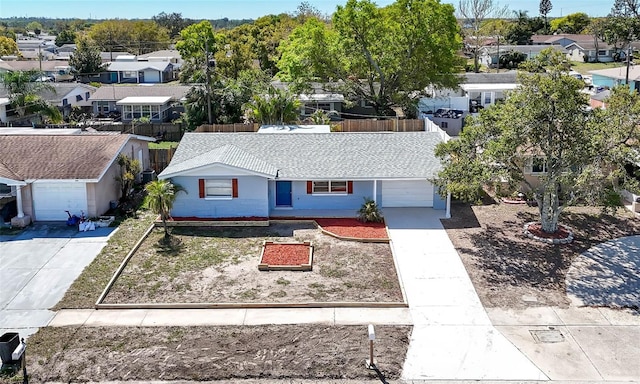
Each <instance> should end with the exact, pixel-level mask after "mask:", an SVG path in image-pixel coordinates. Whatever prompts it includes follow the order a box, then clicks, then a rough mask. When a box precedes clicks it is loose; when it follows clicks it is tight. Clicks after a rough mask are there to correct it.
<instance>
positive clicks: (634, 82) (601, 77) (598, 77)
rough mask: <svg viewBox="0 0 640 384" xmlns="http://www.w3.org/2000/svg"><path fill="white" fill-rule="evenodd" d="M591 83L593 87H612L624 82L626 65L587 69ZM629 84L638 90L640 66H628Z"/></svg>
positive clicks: (639, 87) (639, 85)
mask: <svg viewBox="0 0 640 384" xmlns="http://www.w3.org/2000/svg"><path fill="white" fill-rule="evenodd" d="M589 73H590V74H591V84H592V85H593V86H594V87H603V88H613V87H615V86H616V85H620V84H626V78H627V77H626V76H627V67H626V66H621V67H617V68H609V69H598V70H595V71H589ZM629 85H630V86H631V88H632V89H635V90H636V91H640V66H631V67H629Z"/></svg>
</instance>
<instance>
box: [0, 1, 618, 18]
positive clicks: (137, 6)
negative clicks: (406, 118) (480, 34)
mask: <svg viewBox="0 0 640 384" xmlns="http://www.w3.org/2000/svg"><path fill="white" fill-rule="evenodd" d="M302 1H303V0H0V18H7V17H13V16H16V17H25V16H26V17H49V18H79V19H89V18H92V19H109V18H120V19H137V18H140V19H149V18H151V17H152V16H154V15H157V14H158V13H160V12H165V13H173V12H177V13H181V14H182V17H184V18H190V19H210V20H213V19H222V18H225V17H227V18H229V19H256V18H258V17H260V16H264V15H269V14H279V13H293V12H295V10H296V8H297V7H298V5H299V4H300V3H301V2H302ZM307 1H308V2H309V3H310V4H311V5H313V6H314V7H316V8H318V9H319V10H320V11H322V12H323V13H326V14H331V13H333V11H335V8H336V5H338V4H342V5H343V4H345V3H346V0H307ZM374 1H375V0H374ZM441 1H442V2H443V3H453V4H454V5H456V4H457V3H458V2H457V1H452V0H441ZM392 2H393V1H392V0H377V1H375V3H376V4H378V5H379V6H384V5H388V4H390V3H392ZM498 2H499V4H500V5H507V6H508V7H509V9H510V10H514V11H515V10H525V11H528V13H529V16H530V17H532V16H537V15H538V14H539V10H538V6H539V3H540V2H539V0H502V1H500V0H498ZM613 2H614V0H551V3H552V4H553V8H552V10H551V12H550V13H549V16H550V17H559V16H566V15H568V14H570V13H575V12H584V13H586V14H588V15H589V16H606V15H607V13H609V10H610V9H611V6H612V5H613Z"/></svg>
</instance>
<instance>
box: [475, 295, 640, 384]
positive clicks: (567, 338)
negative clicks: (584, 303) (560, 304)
mask: <svg viewBox="0 0 640 384" xmlns="http://www.w3.org/2000/svg"><path fill="white" fill-rule="evenodd" d="M487 312H488V314H489V317H490V318H491V321H492V322H493V324H494V325H495V327H496V328H497V329H498V330H499V331H500V332H501V333H502V334H503V335H505V337H507V339H509V340H510V341H511V342H512V343H514V344H515V345H516V346H517V347H518V349H520V350H521V351H522V352H523V353H524V354H525V355H526V356H527V357H528V358H529V359H531V361H533V362H534V363H535V364H536V365H537V366H538V367H540V369H541V370H542V371H543V372H544V373H545V374H546V375H547V376H548V377H549V378H550V379H551V380H554V381H555V380H576V381H579V382H589V381H594V382H605V381H606V382H611V381H632V380H636V381H638V380H640V346H639V345H638V342H637V341H638V340H640V314H639V313H638V311H632V310H615V309H610V308H575V307H571V308H555V307H538V308H528V309H524V310H505V309H500V308H490V309H488V310H487Z"/></svg>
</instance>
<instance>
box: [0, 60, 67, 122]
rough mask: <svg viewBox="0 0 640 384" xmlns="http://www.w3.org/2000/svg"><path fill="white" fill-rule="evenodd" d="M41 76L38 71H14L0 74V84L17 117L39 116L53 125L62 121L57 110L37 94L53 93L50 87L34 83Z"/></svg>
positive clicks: (42, 83) (53, 89) (41, 83)
mask: <svg viewBox="0 0 640 384" xmlns="http://www.w3.org/2000/svg"><path fill="white" fill-rule="evenodd" d="M40 75H41V73H40V72H38V71H33V70H32V71H14V72H3V73H0V82H2V84H3V85H4V88H5V89H6V90H7V93H8V94H9V102H10V103H11V107H12V108H13V109H14V110H15V111H16V113H17V114H18V116H20V117H24V116H26V115H27V114H39V115H40V116H42V117H45V118H47V119H49V120H51V121H52V122H54V123H58V122H61V121H62V114H61V113H60V111H59V110H58V108H57V107H56V106H54V105H51V104H49V103H48V102H47V101H46V100H44V99H43V98H42V97H41V96H40V95H39V92H40V91H42V90H47V91H50V92H54V93H55V88H53V87H52V86H51V85H49V84H47V83H44V82H38V81H35V79H36V78H38V77H39V76H40Z"/></svg>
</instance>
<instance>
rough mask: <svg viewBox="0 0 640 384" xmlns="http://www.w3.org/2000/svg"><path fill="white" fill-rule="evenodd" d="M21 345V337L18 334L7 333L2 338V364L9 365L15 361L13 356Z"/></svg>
mask: <svg viewBox="0 0 640 384" xmlns="http://www.w3.org/2000/svg"><path fill="white" fill-rule="evenodd" d="M19 345H20V335H19V334H18V333H17V332H7V333H5V334H3V335H2V336H0V359H2V363H4V364H8V363H10V362H11V361H13V359H12V358H11V354H12V353H13V351H15V350H16V348H18V346H19Z"/></svg>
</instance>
